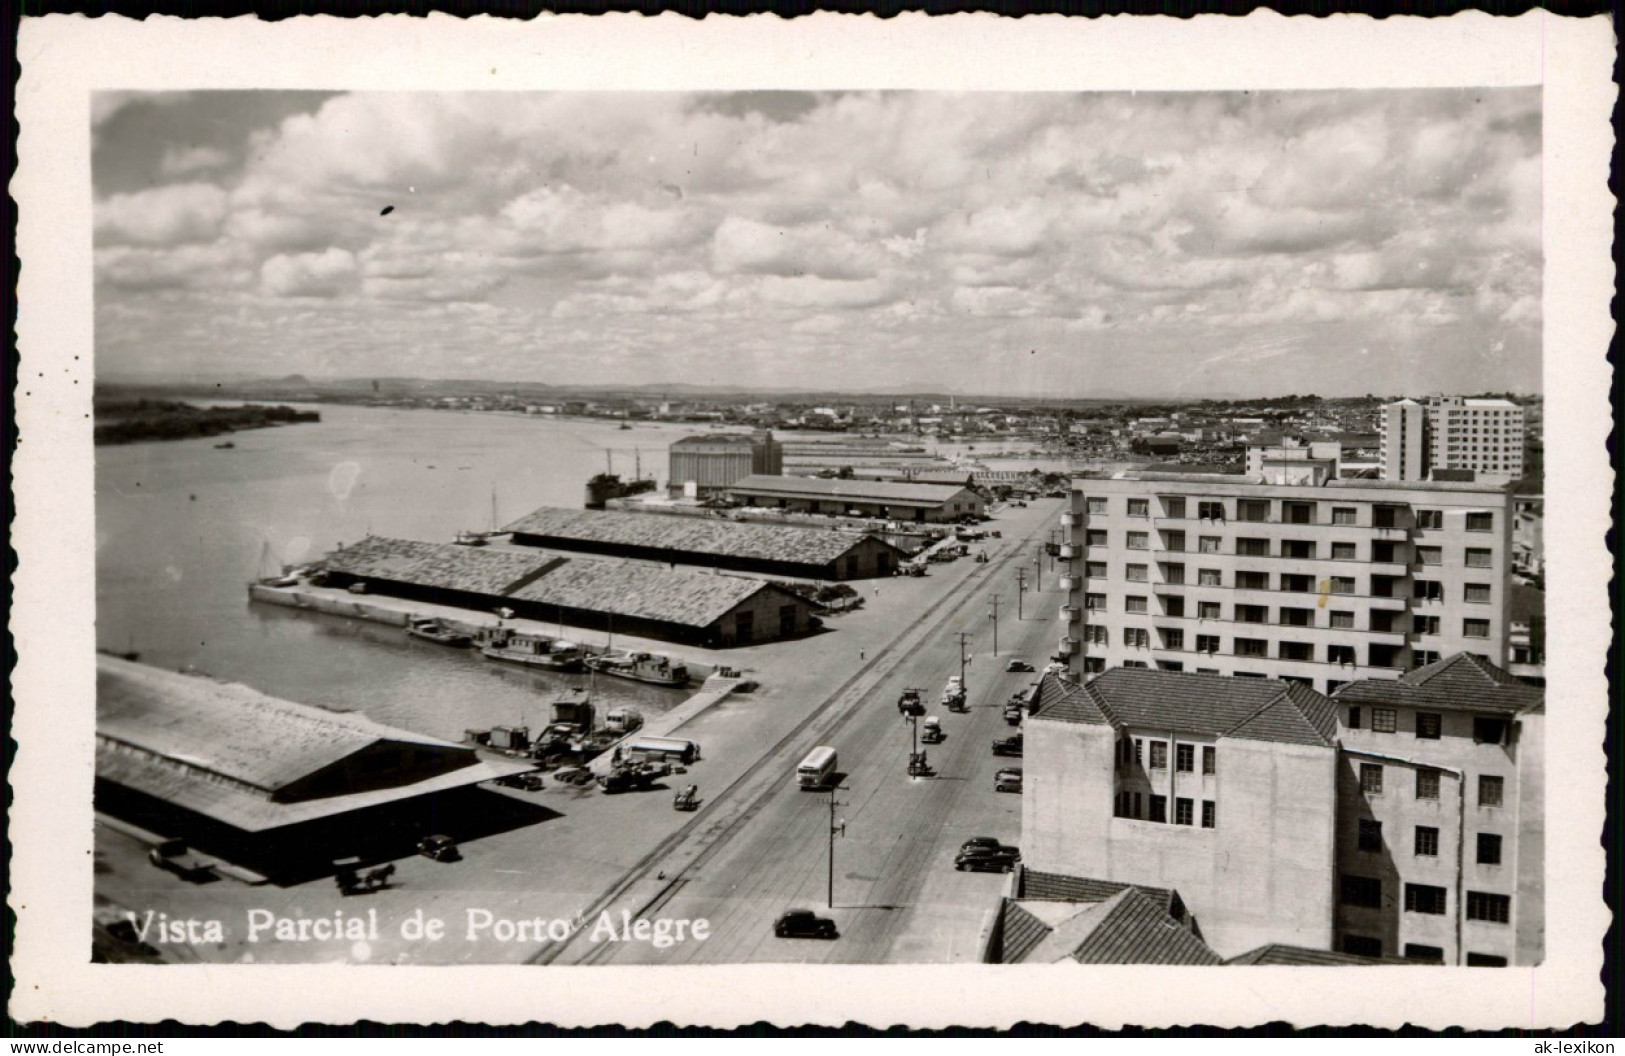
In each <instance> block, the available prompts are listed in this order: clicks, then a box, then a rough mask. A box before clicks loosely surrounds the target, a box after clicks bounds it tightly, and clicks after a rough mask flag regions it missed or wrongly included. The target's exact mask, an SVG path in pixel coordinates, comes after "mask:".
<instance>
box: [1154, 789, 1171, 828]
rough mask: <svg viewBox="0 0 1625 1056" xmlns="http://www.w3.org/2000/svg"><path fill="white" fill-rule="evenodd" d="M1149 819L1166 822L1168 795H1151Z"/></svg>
mask: <svg viewBox="0 0 1625 1056" xmlns="http://www.w3.org/2000/svg"><path fill="white" fill-rule="evenodd" d="M1151 820H1152V821H1159V822H1162V823H1163V824H1167V822H1168V797H1167V796H1152V797H1151Z"/></svg>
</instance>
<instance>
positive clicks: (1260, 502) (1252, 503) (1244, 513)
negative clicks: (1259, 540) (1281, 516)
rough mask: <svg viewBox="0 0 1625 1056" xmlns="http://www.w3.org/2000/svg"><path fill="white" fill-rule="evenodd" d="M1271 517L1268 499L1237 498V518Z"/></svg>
mask: <svg viewBox="0 0 1625 1056" xmlns="http://www.w3.org/2000/svg"><path fill="white" fill-rule="evenodd" d="M1269 519H1270V504H1269V501H1268V500H1267V499H1238V500H1236V520H1238V521H1267V520H1269Z"/></svg>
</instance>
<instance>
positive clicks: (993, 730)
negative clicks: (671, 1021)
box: [557, 507, 1064, 964]
mask: <svg viewBox="0 0 1625 1056" xmlns="http://www.w3.org/2000/svg"><path fill="white" fill-rule="evenodd" d="M1051 510H1052V511H1053V510H1054V507H1051ZM1011 512H1012V513H1015V514H1017V516H1018V517H1019V514H1020V512H1021V511H1011ZM1054 512H1058V511H1054ZM1012 519H1013V520H1014V519H1016V518H1012ZM1023 520H1025V525H1023V526H1022V527H1023V528H1024V529H1025V530H1024V531H1021V532H1020V533H1019V537H1017V533H1016V532H1012V531H1010V530H1009V529H1010V528H1011V527H1014V526H1013V525H1011V524H1010V523H1009V521H1005V520H1004V519H1003V518H1001V522H1002V524H1003V525H1004V527H1005V528H1006V536H1007V538H1004V539H1002V540H993V541H990V543H989V544H988V545H987V549H988V552H989V553H990V555H992V560H991V561H990V562H989V563H988V565H987V566H985V571H986V575H984V576H979V577H976V579H974V580H973V581H972V582H971V583H969V584H967V586H966V588H965V589H964V590H962V591H961V592H960V595H959V596H958V597H956V598H953V599H950V600H949V602H948V605H951V606H953V609H952V611H950V612H948V613H943V612H941V611H938V612H932V613H923V614H921V616H920V618H921V620H922V621H924V622H926V623H928V624H930V625H932V630H931V631H930V633H928V634H926V635H925V636H924V639H923V641H921V642H919V643H917V644H908V643H909V639H910V636H907V635H905V636H904V639H903V641H904V643H905V648H904V649H902V650H900V651H899V652H898V653H897V654H896V655H890V656H887V657H884V658H882V661H881V664H880V665H877V670H876V672H875V675H876V676H877V678H878V680H877V681H870V682H869V683H867V684H865V685H862V686H860V687H858V691H859V692H860V694H861V700H858V701H857V702H856V706H855V707H852V708H850V709H847V708H844V707H840V706H839V705H837V711H836V714H834V715H832V716H831V719H832V722H831V723H827V724H825V725H823V726H822V727H820V726H819V725H818V724H816V723H815V724H814V725H813V726H812V727H810V728H809V729H808V730H807V731H806V732H805V733H804V734H803V735H801V736H799V737H797V738H794V739H792V743H789V744H786V745H785V746H783V748H782V749H781V750H780V751H778V752H776V753H774V754H773V755H771V756H770V757H769V758H768V760H767V761H766V762H765V763H764V766H763V767H762V769H761V772H760V773H759V774H757V775H756V777H755V780H754V783H750V782H747V787H743V788H740V789H737V790H735V793H734V794H735V795H738V796H741V797H744V798H743V802H742V804H741V805H742V806H744V808H745V810H744V813H743V814H742V815H736V816H735V819H734V820H732V821H731V822H729V823H728V824H727V825H726V826H721V825H719V829H720V831H715V830H706V831H704V832H703V833H700V834H697V837H696V841H695V842H696V846H695V847H694V848H691V854H690V856H689V857H688V858H687V859H684V857H683V856H681V855H674V856H673V860H677V861H679V862H682V865H681V867H680V868H677V869H675V870H674V871H672V872H670V873H668V874H667V875H666V876H665V877H664V878H663V880H664V881H665V884H669V886H665V885H664V884H663V885H660V886H657V887H653V888H648V889H646V890H652V891H655V892H657V894H656V896H655V898H654V901H653V902H652V904H649V905H648V907H647V908H645V909H644V910H643V914H642V915H643V916H645V917H647V918H651V919H654V918H661V917H665V918H686V919H690V920H692V919H698V918H704V919H707V920H709V921H710V924H711V937H710V938H709V939H708V940H706V941H705V942H698V943H697V942H692V941H691V942H686V943H682V944H679V945H676V946H672V947H669V948H667V949H664V950H657V949H654V948H653V947H652V946H650V945H648V944H645V943H584V942H579V941H578V942H576V943H573V944H572V946H571V948H570V949H568V950H567V951H564V952H563V954H562V956H560V957H559V959H558V962H557V963H653V964H665V963H684V962H709V963H739V962H746V961H830V962H863V963H878V962H890V963H905V962H934V963H941V962H965V961H975V960H977V959H978V958H979V956H980V949H979V940H980V936H981V934H982V932H983V929H984V927H985V925H986V923H987V921H988V919H989V918H990V916H991V914H992V912H993V911H994V909H995V907H996V906H997V903H998V897H999V893H1000V892H1001V890H1002V889H1003V887H1004V884H1005V877H1004V876H1002V875H1000V874H996V873H960V872H957V871H956V870H955V869H954V868H953V856H954V852H955V851H956V850H957V849H958V847H959V845H960V844H961V843H962V842H963V841H964V839H965V838H966V837H968V836H972V835H987V836H995V837H998V838H1000V839H1002V840H1005V841H1007V842H1012V843H1014V842H1018V838H1019V833H1020V825H1021V814H1020V798H1019V796H1017V795H1013V794H1001V793H996V792H994V791H993V775H994V773H995V771H997V770H998V769H999V768H1000V767H1001V766H1008V765H1018V766H1019V765H1020V763H1021V760H1020V759H1010V758H1001V757H996V756H994V755H993V754H992V751H991V747H992V742H993V740H994V739H996V738H1000V737H1004V736H1007V735H1009V734H1010V733H1012V732H1013V731H1012V730H1011V728H1010V727H1008V726H1006V725H1005V723H1004V721H1003V714H1002V713H1003V704H1004V702H1005V701H1006V700H1007V699H1008V698H1009V697H1010V695H1011V694H1012V693H1013V692H1015V691H1017V690H1019V689H1021V688H1022V687H1024V686H1026V685H1027V684H1028V683H1030V682H1031V681H1033V680H1034V679H1035V678H1036V677H1037V675H1036V674H1023V673H1006V672H1005V671H1004V666H1005V661H1006V660H1007V659H1008V658H1010V657H1012V656H1021V657H1024V658H1025V659H1027V660H1029V661H1031V662H1033V664H1034V665H1035V666H1036V667H1039V668H1040V669H1042V666H1043V663H1044V662H1045V658H1046V656H1047V654H1049V653H1051V652H1053V651H1054V649H1055V643H1056V640H1057V638H1058V637H1059V636H1060V628H1061V624H1060V622H1059V618H1058V615H1057V609H1058V608H1059V606H1060V604H1061V602H1062V601H1063V600H1064V599H1063V596H1062V594H1061V593H1060V592H1059V591H1058V590H1057V589H1056V585H1057V580H1058V577H1059V573H1058V572H1056V571H1052V570H1051V569H1050V567H1049V565H1050V563H1049V561H1048V560H1047V559H1046V560H1045V562H1044V566H1045V567H1044V569H1043V571H1042V574H1041V577H1040V579H1041V582H1042V586H1043V590H1042V591H1041V592H1039V593H1034V592H1032V590H1031V589H1030V588H1031V586H1032V581H1033V560H1032V558H1033V555H1034V551H1035V545H1036V544H1037V543H1038V542H1039V541H1042V540H1044V539H1047V538H1048V535H1049V530H1050V529H1051V528H1052V527H1054V524H1055V516H1054V513H1052V514H1051V515H1050V516H1046V517H1043V518H1041V519H1040V518H1032V519H1023ZM1019 523H1020V521H1018V524H1019ZM1017 567H1025V568H1026V572H1027V580H1028V587H1029V590H1028V592H1027V594H1026V595H1025V598H1024V600H1023V603H1022V608H1023V610H1024V616H1025V618H1024V619H1020V620H1018V619H1017V614H1016V603H1015V602H1016V576H1015V570H1016V568H1017ZM993 594H999V595H1000V596H1001V601H1000V604H999V621H998V624H999V626H998V631H999V653H998V656H997V657H995V656H994V655H993V643H992V624H991V621H990V620H989V618H988V612H989V598H990V597H991V596H992V595H993ZM944 616H946V618H945V619H944V618H943V617H944ZM961 630H964V631H969V632H971V637H970V639H969V640H968V644H967V652H968V653H970V654H971V656H972V661H971V663H970V666H969V668H968V669H967V672H966V681H967V683H968V684H969V687H970V703H971V710H970V712H969V713H968V714H953V713H949V712H947V711H946V710H945V709H943V708H941V707H940V706H939V705H938V704H937V703H936V701H937V699H938V698H939V696H940V694H941V690H942V687H943V685H944V683H945V682H946V680H947V678H948V676H949V675H952V674H957V673H958V672H959V661H958V654H957V648H956V647H957V643H958V639H957V636H956V634H955V632H957V631H961ZM908 686H917V687H919V688H920V689H921V690H922V696H924V698H925V699H926V702H927V714H932V715H937V716H939V717H940V718H941V720H942V724H943V727H944V729H945V730H946V731H947V734H948V738H947V740H946V742H945V743H943V744H940V745H933V746H929V747H928V748H927V749H926V750H927V751H929V753H930V759H931V763H932V765H933V766H934V767H935V768H936V770H937V776H936V777H934V778H910V777H908V775H907V773H906V769H907V758H908V753H909V751H910V748H911V737H910V726H909V723H908V722H906V721H904V720H903V719H902V718H901V716H900V715H899V713H898V711H897V707H896V701H897V697H898V695H899V694H900V693H901V692H902V690H903V689H904V688H905V687H908ZM823 743H827V744H831V745H833V746H834V747H835V748H836V749H837V750H838V751H839V753H840V766H839V769H840V771H842V772H844V774H845V775H846V776H845V778H844V780H843V788H842V789H841V791H840V792H839V793H838V799H837V801H838V804H840V805H838V806H837V807H836V811H835V813H836V817H837V818H838V819H841V820H844V822H845V835H844V836H843V837H841V838H838V839H837V840H836V847H835V909H834V910H833V911H831V910H828V909H827V908H826V893H827V884H828V872H827V870H828V865H827V863H828V857H827V855H828V835H827V834H828V825H829V819H830V811H829V797H828V795H827V794H820V793H814V792H803V791H801V790H799V789H798V788H796V787H794V774H793V771H794V766H795V763H796V762H797V761H799V760H800V758H801V757H802V756H803V755H804V754H805V753H806V752H807V751H808V750H810V749H811V748H812V747H813V746H814V745H816V744H823ZM791 905H801V906H807V907H810V908H813V909H815V910H816V911H817V912H819V913H821V914H824V915H829V916H833V917H834V918H835V920H836V921H837V923H838V925H839V927H840V929H841V932H842V937H841V938H840V939H839V940H838V941H836V942H818V941H813V940H790V939H778V938H776V937H774V935H773V933H772V922H773V920H774V918H775V917H776V916H777V915H778V914H779V913H780V912H782V911H783V910H784V909H785V908H786V907H787V906H791ZM633 911H634V912H635V911H636V907H634V910H633Z"/></svg>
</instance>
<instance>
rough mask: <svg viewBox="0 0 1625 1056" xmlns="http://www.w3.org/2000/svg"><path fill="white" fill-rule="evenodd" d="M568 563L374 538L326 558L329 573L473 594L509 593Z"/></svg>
mask: <svg viewBox="0 0 1625 1056" xmlns="http://www.w3.org/2000/svg"><path fill="white" fill-rule="evenodd" d="M560 560H562V558H555V557H549V556H547V555H542V554H536V553H532V552H530V551H526V550H509V549H495V548H491V547H472V546H458V545H456V544H454V543H422V542H417V541H416V540H412V539H391V538H388V537H386V536H381V535H370V536H368V537H367V538H365V539H363V540H362V541H361V542H359V543H356V544H355V545H353V546H346V547H344V548H342V549H339V550H335V551H334V552H333V553H331V554H328V555H327V557H326V558H324V559H323V562H322V563H323V564H324V565H325V566H326V567H327V569H328V570H329V571H332V572H343V573H346V574H348V575H352V576H361V577H365V578H376V579H388V580H394V581H395V582H398V583H415V584H417V585H419V586H425V587H439V588H442V589H445V590H462V591H468V592H469V593H473V594H506V593H508V592H509V591H510V590H512V589H514V588H515V587H516V586H517V585H519V584H521V583H523V582H525V581H526V580H527V579H530V578H532V577H534V576H536V575H539V574H541V573H542V572H543V571H545V570H546V566H547V565H549V564H550V563H556V562H558V561H560Z"/></svg>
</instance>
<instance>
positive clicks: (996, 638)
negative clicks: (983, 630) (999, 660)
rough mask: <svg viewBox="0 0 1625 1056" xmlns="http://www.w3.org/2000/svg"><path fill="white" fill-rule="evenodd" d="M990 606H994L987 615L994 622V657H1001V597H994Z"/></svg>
mask: <svg viewBox="0 0 1625 1056" xmlns="http://www.w3.org/2000/svg"><path fill="white" fill-rule="evenodd" d="M988 604H990V605H992V606H993V609H992V611H990V612H989V613H988V614H987V618H988V619H990V620H992V621H993V655H994V656H995V657H997V656H998V655H999V596H998V595H997V594H995V595H993V597H992V599H991V600H990V601H989V602H988Z"/></svg>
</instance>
